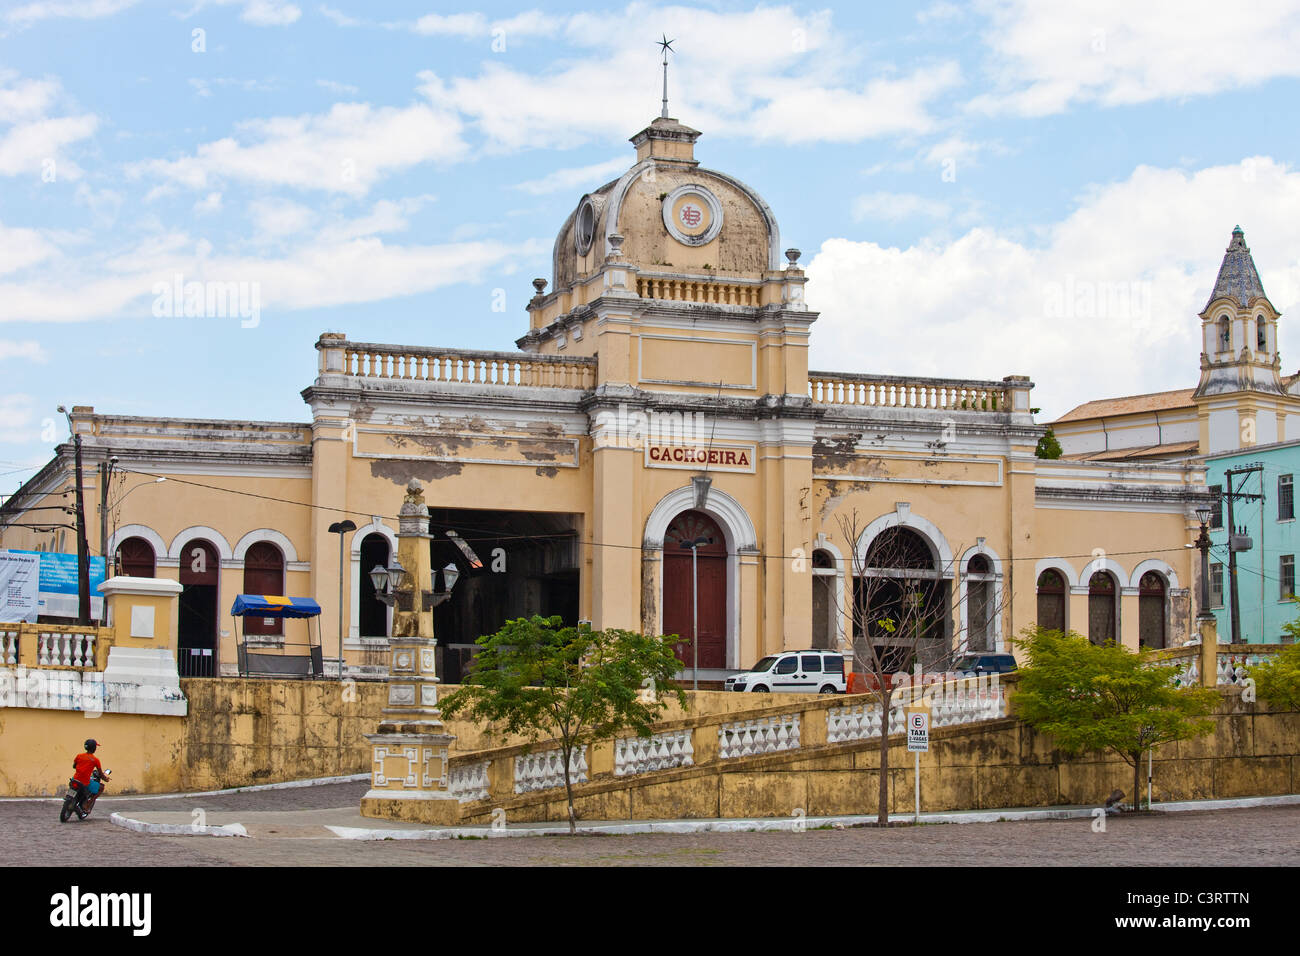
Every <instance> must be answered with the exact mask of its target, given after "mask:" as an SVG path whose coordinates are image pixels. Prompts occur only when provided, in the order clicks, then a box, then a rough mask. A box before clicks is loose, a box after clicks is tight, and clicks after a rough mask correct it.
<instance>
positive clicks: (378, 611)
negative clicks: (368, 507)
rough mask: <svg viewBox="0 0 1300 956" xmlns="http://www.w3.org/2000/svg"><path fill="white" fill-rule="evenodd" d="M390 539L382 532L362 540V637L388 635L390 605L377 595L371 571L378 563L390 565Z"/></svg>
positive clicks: (359, 620) (359, 609)
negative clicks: (371, 578)
mask: <svg viewBox="0 0 1300 956" xmlns="http://www.w3.org/2000/svg"><path fill="white" fill-rule="evenodd" d="M388 552H389V548H388V539H387V538H385V537H384V536H383V535H382V534H368V535H366V536H365V538H363V539H362V541H361V555H360V561H361V576H360V580H359V581H358V588H359V590H360V593H359V594H357V601H358V604H357V626H358V629H359V631H360V636H361V637H387V636H388V605H386V604H384V602H383V601H381V600H379V598H377V597H375V585H374V582H373V581H371V580H370V571H371V569H372V568H374V567H375V566H376V565H378V566H379V567H383V568H386V567H388Z"/></svg>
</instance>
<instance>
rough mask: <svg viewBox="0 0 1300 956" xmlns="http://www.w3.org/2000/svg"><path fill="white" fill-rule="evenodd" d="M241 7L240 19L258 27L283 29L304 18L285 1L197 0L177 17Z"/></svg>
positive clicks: (297, 9)
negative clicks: (212, 7)
mask: <svg viewBox="0 0 1300 956" xmlns="http://www.w3.org/2000/svg"><path fill="white" fill-rule="evenodd" d="M209 6H214V7H229V6H240V7H242V9H241V10H240V11H239V19H241V20H243V21H244V22H245V23H251V24H253V26H257V27H282V26H288V25H289V24H291V23H296V22H297V21H298V20H299V19H300V18H301V17H302V10H301V9H299V8H298V7H297V6H296V5H294V4H292V3H285V2H283V0H195V2H194V5H193V6H192V7H190V8H189V9H188V10H185V11H182V12H180V13H178V14H177V16H179V17H181V18H182V19H187V18H189V17H192V16H194V14H196V13H198V12H199V11H200V10H203V9H204V8H205V7H209Z"/></svg>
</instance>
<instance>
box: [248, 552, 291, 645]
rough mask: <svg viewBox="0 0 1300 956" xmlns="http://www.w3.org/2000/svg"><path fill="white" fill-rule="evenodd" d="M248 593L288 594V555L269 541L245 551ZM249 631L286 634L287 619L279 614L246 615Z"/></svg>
mask: <svg viewBox="0 0 1300 956" xmlns="http://www.w3.org/2000/svg"><path fill="white" fill-rule="evenodd" d="M244 593H245V594H274V595H283V594H284V555H283V554H281V553H280V549H279V548H277V547H276V546H275V545H273V544H271V543H270V542H269V541H259V542H257V543H256V544H254V545H253V546H252V547H250V548H249V549H248V551H247V552H246V553H245V554H244ZM244 633H245V634H248V635H257V634H261V635H275V636H277V637H279V636H283V635H284V621H283V620H282V619H280V618H276V617H245V618H244Z"/></svg>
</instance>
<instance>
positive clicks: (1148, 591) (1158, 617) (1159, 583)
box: [1138, 571, 1165, 647]
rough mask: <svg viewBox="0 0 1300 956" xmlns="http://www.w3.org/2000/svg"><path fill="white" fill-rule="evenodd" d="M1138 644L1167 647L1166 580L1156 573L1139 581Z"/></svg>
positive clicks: (1148, 574)
mask: <svg viewBox="0 0 1300 956" xmlns="http://www.w3.org/2000/svg"><path fill="white" fill-rule="evenodd" d="M1138 643H1139V644H1140V645H1142V646H1143V647H1164V646H1165V579H1164V578H1163V577H1161V576H1160V575H1159V574H1157V573H1156V572H1155V571H1148V572H1147V573H1146V574H1144V575H1142V577H1141V578H1140V579H1139V580H1138Z"/></svg>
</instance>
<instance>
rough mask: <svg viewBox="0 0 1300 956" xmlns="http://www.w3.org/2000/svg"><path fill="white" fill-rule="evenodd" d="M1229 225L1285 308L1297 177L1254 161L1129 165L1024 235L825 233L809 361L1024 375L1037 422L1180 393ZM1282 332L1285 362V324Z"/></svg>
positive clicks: (1296, 255)
mask: <svg viewBox="0 0 1300 956" xmlns="http://www.w3.org/2000/svg"><path fill="white" fill-rule="evenodd" d="M1237 223H1240V224H1241V225H1242V227H1243V229H1245V231H1246V238H1247V242H1248V243H1249V244H1250V245H1251V247H1252V250H1253V251H1254V254H1255V262H1256V265H1257V266H1258V268H1259V271H1260V275H1261V278H1262V280H1263V283H1264V288H1265V290H1266V291H1267V293H1268V295H1269V297H1270V299H1271V301H1272V302H1273V304H1274V305H1275V306H1276V307H1277V308H1278V309H1280V310H1281V311H1282V312H1283V313H1287V312H1288V311H1289V310H1291V309H1292V308H1294V307H1295V306H1296V305H1297V304H1300V172H1295V171H1292V170H1290V169H1289V168H1288V167H1287V166H1285V165H1283V164H1281V163H1278V162H1277V161H1275V160H1272V159H1270V158H1268V157H1256V158H1254V159H1251V160H1248V161H1247V162H1245V163H1243V164H1238V165H1230V166H1218V167H1211V168H1207V169H1202V170H1200V171H1197V172H1185V171H1181V170H1170V169H1156V168H1152V167H1146V166H1140V167H1138V168H1137V169H1136V170H1135V171H1134V172H1133V174H1132V175H1131V176H1130V177H1129V178H1128V179H1126V180H1124V181H1122V182H1118V183H1113V184H1110V185H1107V186H1102V187H1098V188H1096V189H1093V190H1091V191H1089V192H1088V193H1087V194H1086V195H1084V196H1083V197H1081V198H1080V199H1079V201H1078V204H1077V207H1076V209H1075V210H1074V212H1072V213H1071V214H1070V215H1069V216H1067V217H1066V218H1065V219H1063V220H1062V221H1060V222H1058V223H1054V224H1050V225H1047V226H1045V227H1044V228H1042V229H1041V230H1039V231H1038V233H1037V241H1035V242H1032V243H1031V242H1028V241H1024V240H1022V239H1020V238H1019V237H1011V236H1007V235H1003V234H1000V233H999V232H998V231H996V230H994V229H988V228H975V229H970V230H969V231H967V232H966V233H965V234H963V235H961V236H960V237H958V238H956V239H954V240H952V241H938V240H928V241H922V242H920V243H918V244H916V245H913V246H910V247H908V248H894V247H889V246H882V245H878V244H876V243H874V242H854V241H850V240H848V239H830V240H827V241H826V242H824V243H823V244H822V247H821V249H820V251H819V252H818V253H817V254H816V255H815V256H814V257H813V259H812V261H811V262H810V264H809V266H808V274H809V280H810V281H809V284H808V301H809V305H810V306H811V307H813V308H815V309H820V310H821V312H822V316H821V318H820V320H819V321H818V323H817V327H816V332H815V334H814V335H813V339H812V359H811V361H812V365H813V367H814V368H819V369H832V370H841V371H870V372H882V373H896V374H916V375H938V376H952V377H961V378H991V379H1001V378H1002V377H1003V376H1004V375H1012V374H1027V375H1029V376H1031V377H1032V378H1033V379H1034V381H1035V383H1036V388H1035V393H1034V395H1035V398H1034V404H1035V405H1040V406H1042V407H1043V409H1044V412H1045V415H1046V416H1047V417H1049V418H1050V417H1055V416H1057V415H1060V414H1063V413H1064V412H1065V411H1067V410H1069V409H1070V408H1072V407H1073V406H1074V405H1076V404H1079V403H1080V402H1083V401H1087V400H1089V399H1093V398H1104V397H1107V396H1113V395H1125V394H1131V393H1133V392H1145V391H1157V390H1160V389H1168V388H1188V387H1191V386H1192V385H1194V384H1195V383H1196V377H1197V374H1198V368H1199V365H1198V355H1199V353H1200V346H1199V339H1198V330H1199V320H1198V318H1197V315H1198V313H1199V312H1200V311H1201V309H1202V308H1204V306H1205V302H1206V300H1207V298H1208V296H1209V290H1210V288H1211V286H1212V285H1213V283H1214V280H1215V276H1216V274H1217V271H1218V267H1219V262H1220V260H1221V259H1222V256H1223V249H1224V247H1225V246H1226V245H1227V243H1228V238H1229V234H1230V232H1231V230H1232V227H1233V226H1234V225H1235V224H1237ZM1135 283H1136V285H1135ZM1067 299H1068V301H1067ZM1282 326H1283V331H1282V343H1281V351H1282V355H1283V361H1284V362H1287V361H1289V362H1290V363H1291V364H1290V365H1289V366H1288V367H1295V359H1296V356H1297V354H1300V329H1295V327H1294V326H1290V325H1287V322H1286V319H1285V318H1284V319H1283V322H1282ZM1288 355H1289V356H1290V359H1289V360H1288V358H1287V356H1288Z"/></svg>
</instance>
